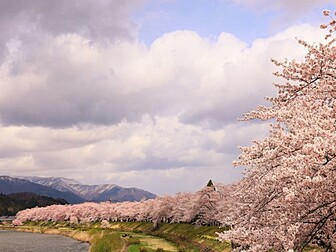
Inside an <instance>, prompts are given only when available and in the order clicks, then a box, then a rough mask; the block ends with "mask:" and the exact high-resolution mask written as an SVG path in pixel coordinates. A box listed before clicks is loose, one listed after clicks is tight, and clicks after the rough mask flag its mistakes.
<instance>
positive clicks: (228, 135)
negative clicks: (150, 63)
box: [0, 116, 265, 193]
mask: <svg viewBox="0 0 336 252" xmlns="http://www.w3.org/2000/svg"><path fill="white" fill-rule="evenodd" d="M252 132H253V136H254V137H257V136H260V137H261V136H263V135H264V133H265V125H264V126H260V125H253V124H245V125H240V126H237V125H228V126H227V127H224V128H223V129H218V130H215V129H204V128H202V127H201V126H197V125H186V124H183V123H181V122H179V119H178V118H177V117H155V118H150V117H149V116H144V117H143V118H142V119H141V121H140V122H138V123H130V122H122V123H119V124H117V125H114V126H86V127H71V128H66V129H49V128H44V127H29V128H28V127H23V126H21V127H18V126H10V127H3V128H2V129H1V131H0V137H1V139H3V140H4V141H2V142H1V144H0V153H1V154H2V156H1V157H0V170H1V171H2V173H4V174H8V175H22V174H30V175H39V176H41V175H42V176H43V175H44V176H65V177H73V178H76V179H79V180H80V181H83V182H87V183H118V184H121V185H124V186H138V187H142V188H147V189H148V190H151V191H154V192H156V193H167V191H171V190H181V191H193V190H197V189H198V188H200V187H202V186H203V184H202V183H203V180H204V178H206V179H210V178H213V179H215V180H217V181H221V182H232V181H233V180H236V179H238V178H239V177H240V175H239V170H237V169H235V168H232V166H231V165H230V163H231V161H232V159H233V158H234V157H235V156H236V153H237V150H236V149H235V148H234V149H233V148H232V144H233V143H236V142H242V141H241V140H245V141H246V139H249V138H250V137H251V135H252V134H251V133H252ZM6 140H10V141H6ZM243 142H244V141H243ZM235 170H237V171H235ZM201 174H203V175H201ZM93 181H94V182H93ZM150 181H152V182H151V183H150V185H148V184H147V183H149V182H150ZM155 181H157V182H155ZM172 183H174V184H175V183H176V186H174V188H169V187H168V185H170V186H171V184H172ZM160 184H161V185H164V187H163V188H161V187H160ZM165 187H167V188H165ZM164 188H165V189H164Z"/></svg>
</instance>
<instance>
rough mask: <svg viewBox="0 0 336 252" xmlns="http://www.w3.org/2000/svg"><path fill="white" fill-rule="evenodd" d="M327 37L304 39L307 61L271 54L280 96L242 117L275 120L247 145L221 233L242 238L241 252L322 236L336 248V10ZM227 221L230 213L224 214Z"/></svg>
mask: <svg viewBox="0 0 336 252" xmlns="http://www.w3.org/2000/svg"><path fill="white" fill-rule="evenodd" d="M323 13H324V15H325V16H327V17H328V18H330V20H331V21H330V23H329V24H327V25H322V26H321V28H329V30H328V31H327V35H326V42H325V43H323V44H322V43H320V44H312V45H311V44H308V43H306V42H305V41H303V40H299V43H300V44H301V45H302V46H304V47H305V48H306V49H307V51H308V52H307V54H306V56H305V58H304V60H303V61H302V62H297V61H295V60H293V61H285V62H279V61H276V60H273V62H274V64H275V65H276V66H278V67H280V68H282V70H281V71H280V72H277V73H275V75H276V76H278V77H281V78H282V79H283V83H281V84H275V86H276V87H277V89H278V95H277V96H276V97H273V98H268V100H269V101H270V102H271V106H269V107H266V106H259V107H258V108H257V109H256V110H254V111H251V112H249V113H247V114H246V115H245V116H244V120H252V119H260V120H263V121H265V120H271V121H272V123H273V124H271V125H270V131H269V135H268V136H267V137H266V138H265V139H262V140H259V141H254V143H253V145H252V146H249V147H242V148H241V155H240V157H239V160H238V161H237V162H236V163H235V164H236V165H239V166H244V167H246V176H245V178H244V179H243V180H242V181H241V182H240V183H239V185H238V186H237V188H236V191H235V193H234V195H233V198H232V199H233V200H232V202H231V205H230V208H231V210H232V211H231V212H230V213H229V215H228V216H226V217H228V218H227V219H226V221H227V220H229V222H231V223H230V224H232V227H233V228H232V229H231V230H230V231H228V232H224V233H223V234H221V235H220V237H221V239H229V240H232V241H233V242H234V243H236V244H239V245H240V246H238V247H237V248H236V250H237V251H239V250H242V249H245V250H250V251H268V250H273V251H290V250H292V251H303V249H304V247H305V246H306V245H308V244H311V243H317V244H318V245H319V246H321V247H324V248H326V249H327V250H328V251H336V187H335V185H336V47H335V38H334V31H335V30H336V22H335V17H334V16H333V15H331V14H330V12H329V11H324V12H323ZM223 220H224V217H223Z"/></svg>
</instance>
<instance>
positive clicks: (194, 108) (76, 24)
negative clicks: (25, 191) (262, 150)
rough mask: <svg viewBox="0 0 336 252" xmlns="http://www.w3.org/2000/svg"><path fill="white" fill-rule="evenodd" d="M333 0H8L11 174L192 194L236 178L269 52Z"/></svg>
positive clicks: (298, 51)
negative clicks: (209, 184) (235, 164)
mask: <svg viewBox="0 0 336 252" xmlns="http://www.w3.org/2000/svg"><path fill="white" fill-rule="evenodd" d="M324 9H330V10H331V11H335V10H336V1H335V0H296V1H292V0H71V1H69V0H48V1H45V0H0V30H1V33H0V139H1V141H0V174H1V175H9V176H44V177H50V176H57V177H67V178H72V179H76V180H78V181H80V182H82V183H85V184H104V183H108V184H118V185H120V186H124V187H138V188H142V189H145V190H148V191H151V192H153V193H155V194H158V195H168V194H174V193H177V192H181V191H188V192H193V191H197V190H199V189H201V188H202V187H204V186H205V185H206V183H207V181H208V180H209V179H212V180H213V181H215V182H219V183H232V182H235V181H238V180H239V179H241V178H242V176H243V175H242V173H243V170H244V168H243V167H233V166H232V161H234V160H236V159H237V158H238V156H239V149H238V146H248V145H250V144H251V142H252V140H253V139H260V138H262V137H264V136H266V134H267V131H268V122H258V121H249V122H242V121H239V120H238V118H241V117H242V114H243V113H245V112H248V111H250V110H252V109H254V108H256V106H257V105H258V104H267V103H266V102H265V100H264V97H267V96H274V95H276V89H275V88H274V86H273V84H272V83H275V82H277V83H281V81H282V80H281V79H276V78H275V77H274V76H273V75H272V73H273V72H274V71H276V70H279V69H277V68H276V67H275V66H274V65H273V64H272V63H271V61H270V59H271V58H274V59H278V60H285V59H286V58H288V59H297V60H302V59H303V57H304V55H305V52H306V51H305V49H304V48H303V47H302V46H300V45H299V44H298V43H297V39H304V40H306V41H308V42H310V43H318V42H323V37H324V32H323V31H321V30H320V29H319V25H320V24H321V23H327V21H328V20H327V19H326V18H325V17H323V15H322V11H323V10H324Z"/></svg>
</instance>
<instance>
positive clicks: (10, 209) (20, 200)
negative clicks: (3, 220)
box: [0, 192, 68, 216]
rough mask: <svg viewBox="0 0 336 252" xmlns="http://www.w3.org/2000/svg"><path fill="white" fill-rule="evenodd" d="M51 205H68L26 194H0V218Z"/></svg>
mask: <svg viewBox="0 0 336 252" xmlns="http://www.w3.org/2000/svg"><path fill="white" fill-rule="evenodd" d="M53 204H68V202H66V201H65V200H63V199H54V198H51V197H47V196H41V195H37V194H35V193H27V192H23V193H11V194H7V195H5V194H0V216H14V215H16V213H17V212H18V211H21V210H23V209H26V208H33V207H36V206H40V207H43V206H49V205H53Z"/></svg>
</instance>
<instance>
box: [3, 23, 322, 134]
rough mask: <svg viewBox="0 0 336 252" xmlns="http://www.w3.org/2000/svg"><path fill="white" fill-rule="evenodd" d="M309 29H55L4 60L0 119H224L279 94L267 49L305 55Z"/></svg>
mask: <svg viewBox="0 0 336 252" xmlns="http://www.w3.org/2000/svg"><path fill="white" fill-rule="evenodd" d="M313 33H315V35H314V37H317V34H319V33H320V31H319V30H317V29H314V28H312V27H310V26H304V25H302V26H296V27H293V28H290V29H288V30H286V31H285V32H282V33H278V34H277V35H275V36H273V37H270V38H267V39H259V40H256V41H255V42H254V43H253V44H252V46H250V47H249V46H247V45H246V44H245V43H244V42H243V41H240V40H239V39H237V38H236V37H234V36H233V35H230V34H227V33H222V34H221V35H219V36H218V38H217V39H216V40H214V41H209V40H207V39H205V38H202V37H200V36H199V35H198V34H197V33H194V32H191V31H176V32H172V33H168V34H165V35H164V36H162V37H161V38H158V39H157V40H156V41H154V43H153V44H152V45H151V46H150V47H146V46H145V45H143V44H141V43H138V42H134V41H125V40H123V41H121V42H118V43H111V44H109V46H106V45H101V44H94V45H93V44H90V41H89V40H88V39H87V38H84V37H82V36H80V35H77V34H76V35H75V34H67V35H60V36H57V37H52V38H50V39H49V40H46V41H45V42H44V43H43V45H41V46H40V47H39V51H38V52H36V53H35V52H34V53H32V52H31V50H28V48H26V47H25V46H23V48H20V46H17V49H16V50H14V51H13V52H12V54H11V55H10V57H8V58H7V60H6V61H5V63H4V64H2V66H1V68H0V78H1V79H2V82H1V90H2V92H1V93H0V119H1V123H2V124H3V125H32V126H46V127H70V126H72V125H79V124H99V125H111V124H116V123H119V122H121V121H123V120H127V121H134V122H136V121H138V120H140V119H141V118H142V116H143V115H145V114H148V115H150V116H162V115H165V116H170V115H179V117H180V118H181V120H182V121H183V122H185V123H191V124H194V123H196V124H198V123H201V124H204V125H208V126H210V127H222V126H223V125H225V124H226V123H228V122H233V121H235V120H236V119H237V118H238V117H240V116H241V114H242V113H243V112H246V111H248V110H250V109H253V108H254V107H255V105H256V104H260V103H263V102H264V101H263V98H264V96H268V95H272V94H274V88H273V87H272V85H270V84H271V83H272V82H273V81H274V80H275V79H274V77H273V76H272V72H273V71H274V70H275V68H274V66H273V65H272V64H271V63H270V58H271V57H274V58H278V59H283V58H284V57H285V56H286V55H287V56H288V57H296V56H299V55H303V52H304V49H303V48H300V46H299V45H298V44H297V41H296V40H295V39H294V37H295V36H298V37H303V38H308V39H310V37H312V36H311V35H310V34H313ZM256 73H258V74H256ZM242 100H243V101H244V103H242V102H241V101H242Z"/></svg>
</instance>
